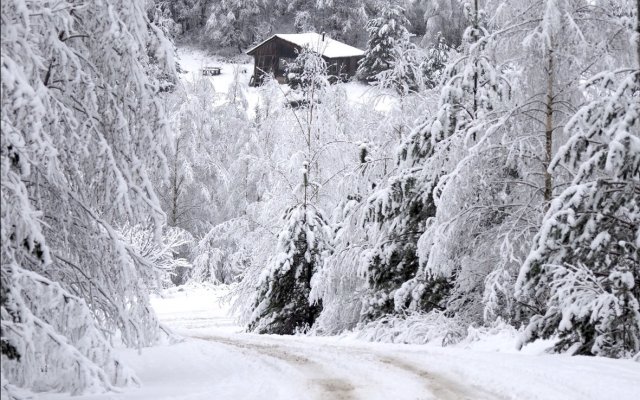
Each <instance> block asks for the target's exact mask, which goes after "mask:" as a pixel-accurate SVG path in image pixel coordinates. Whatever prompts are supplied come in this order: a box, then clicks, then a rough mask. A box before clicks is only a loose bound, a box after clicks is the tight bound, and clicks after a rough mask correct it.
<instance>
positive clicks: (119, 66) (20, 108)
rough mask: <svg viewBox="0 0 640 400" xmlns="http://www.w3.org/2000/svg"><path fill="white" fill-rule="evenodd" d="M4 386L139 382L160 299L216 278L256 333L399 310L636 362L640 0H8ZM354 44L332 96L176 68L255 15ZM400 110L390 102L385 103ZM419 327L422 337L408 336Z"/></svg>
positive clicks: (249, 41) (304, 66)
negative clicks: (344, 79)
mask: <svg viewBox="0 0 640 400" xmlns="http://www.w3.org/2000/svg"><path fill="white" fill-rule="evenodd" d="M1 9H2V48H1V52H2V71H1V73H2V125H1V129H2V142H1V145H2V150H1V179H2V186H1V189H2V192H1V194H2V198H1V199H2V208H1V240H2V244H1V257H2V265H1V275H0V278H1V284H2V285H1V290H0V302H1V323H2V337H1V354H2V397H3V398H5V395H6V396H9V398H21V393H22V391H23V390H30V391H50V390H55V391H61V392H69V393H73V394H79V393H85V392H96V391H101V390H105V389H112V388H114V387H117V386H125V385H129V384H131V383H135V382H136V381H137V378H136V376H135V375H134V374H133V373H132V372H131V371H130V370H129V369H128V367H127V366H126V365H124V363H123V362H122V361H121V360H120V359H119V358H118V356H117V354H116V353H115V352H114V350H113V348H114V346H127V347H133V348H140V347H146V346H152V345H155V344H158V343H163V342H167V341H171V340H173V338H174V335H173V333H172V332H171V331H170V330H169V329H168V328H166V327H164V326H163V325H162V324H161V323H160V322H159V321H158V319H157V318H156V315H155V313H154V311H153V309H152V308H151V306H150V304H149V296H150V294H151V293H154V292H158V291H160V290H162V289H163V288H167V287H169V286H171V285H176V284H184V283H185V282H213V283H217V284H232V283H233V284H234V286H233V287H234V293H233V295H234V296H233V309H234V311H235V316H236V317H237V318H238V320H239V321H241V323H243V324H244V326H246V328H247V329H248V330H250V331H252V332H256V333H276V334H295V333H300V334H308V335H334V334H339V333H343V332H346V331H350V330H361V331H366V332H370V334H369V336H368V337H369V338H370V339H371V340H382V338H383V337H384V336H385V335H386V333H385V332H389V331H408V329H409V327H410V326H413V327H415V326H416V324H418V325H420V326H422V327H423V329H420V330H418V331H417V332H424V330H437V331H439V332H443V333H444V337H445V340H443V345H448V344H452V343H456V342H457V341H460V340H462V338H464V337H465V336H466V335H467V330H468V329H469V327H490V326H494V325H495V324H508V325H510V326H513V327H514V328H516V329H519V330H520V332H521V346H524V345H526V344H528V343H530V342H532V341H534V340H536V339H539V338H552V339H554V343H555V345H554V347H553V348H552V349H551V350H552V351H555V352H566V353H569V354H580V355H593V356H605V357H612V358H631V359H636V360H640V305H639V301H640V0H471V1H468V0H349V1H338V0H295V1H288V0H287V1H284V0H220V1H213V0H176V1H170V0H146V1H130V0H81V1H71V0H56V1H48V0H38V1H27V0H3V1H2V5H1ZM284 31H286V32H291V33H293V32H307V31H317V32H326V33H327V34H328V35H329V36H330V37H333V38H336V39H339V40H341V41H344V42H345V43H348V44H351V45H354V46H360V47H362V48H364V49H365V57H364V58H363V59H362V60H361V61H360V64H359V68H358V74H357V76H356V77H355V78H354V81H358V82H360V83H359V85H362V86H364V87H366V88H368V89H367V90H372V91H379V92H380V93H384V94H386V95H387V96H391V97H393V101H392V102H390V103H388V104H386V106H385V105H382V106H381V104H379V103H375V102H374V103H357V102H352V101H349V99H348V96H347V93H346V91H347V90H349V89H348V87H347V86H345V85H343V84H331V82H333V80H332V79H331V77H330V76H329V72H328V71H329V66H328V65H327V63H326V61H325V60H324V59H323V58H322V57H320V56H318V55H317V54H316V53H314V52H313V51H311V49H308V50H304V51H301V52H300V54H299V56H298V58H297V60H296V63H295V71H297V75H298V76H297V79H296V82H297V84H296V85H292V86H294V88H293V89H292V91H293V92H294V94H295V95H296V96H297V98H298V99H302V100H299V103H300V104H302V105H303V106H302V107H298V108H291V107H289V106H288V105H287V104H288V97H289V96H291V93H292V92H286V91H284V90H283V88H282V86H283V85H281V84H279V83H278V82H277V81H275V80H267V81H266V82H265V83H264V85H262V86H261V87H259V88H258V89H257V92H258V93H259V95H260V99H261V100H260V101H259V102H258V103H257V105H256V106H255V107H250V106H249V104H250V103H249V102H248V101H247V98H246V93H247V87H246V83H243V81H242V80H241V79H240V75H241V71H240V70H239V68H236V69H235V70H234V71H233V74H234V77H233V83H232V84H231V86H230V88H229V90H228V92H226V93H221V92H219V91H216V90H215V88H214V86H213V85H212V84H211V81H210V80H209V79H207V78H206V77H197V78H196V79H194V80H193V81H190V82H186V81H181V80H180V79H179V76H180V74H181V66H180V60H179V59H178V58H177V57H176V54H177V53H176V44H178V45H181V44H184V43H190V44H192V45H193V46H201V47H204V48H206V49H207V50H208V51H212V52H218V53H219V54H221V55H223V56H226V57H238V56H241V54H242V53H241V51H244V50H246V49H247V48H249V47H250V46H251V45H255V44H256V43H258V42H260V41H261V40H264V39H265V38H267V37H269V36H270V35H271V34H273V33H282V32H284ZM389 104H390V105H389ZM403 340H406V341H409V342H413V343H424V342H426V341H427V340H428V339H427V337H425V336H424V335H423V336H421V335H420V334H414V335H405V337H404V339H403Z"/></svg>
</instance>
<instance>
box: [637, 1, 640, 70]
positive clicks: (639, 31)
mask: <svg viewBox="0 0 640 400" xmlns="http://www.w3.org/2000/svg"><path fill="white" fill-rule="evenodd" d="M636 8H637V10H636V17H637V20H636V50H637V51H638V68H640V0H636Z"/></svg>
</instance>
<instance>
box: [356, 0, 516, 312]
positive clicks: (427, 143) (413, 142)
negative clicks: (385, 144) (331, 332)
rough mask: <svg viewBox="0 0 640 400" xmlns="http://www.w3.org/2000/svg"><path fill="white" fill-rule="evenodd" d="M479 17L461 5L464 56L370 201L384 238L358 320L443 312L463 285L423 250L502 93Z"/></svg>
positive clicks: (454, 272)
mask: <svg viewBox="0 0 640 400" xmlns="http://www.w3.org/2000/svg"><path fill="white" fill-rule="evenodd" d="M479 14H480V11H479V10H477V9H473V8H469V7H468V10H467V15H468V16H469V20H470V21H471V24H470V26H469V27H468V29H467V30H466V31H465V52H464V53H463V54H462V55H461V56H460V57H459V58H458V59H456V60H454V61H453V62H452V64H451V66H450V67H449V68H448V70H447V72H446V74H447V76H448V79H447V81H446V84H445V85H444V87H443V88H442V90H441V96H440V104H439V109H438V111H437V112H436V113H435V115H434V116H429V117H426V118H424V119H423V121H422V122H421V123H420V124H419V125H418V126H417V127H416V128H414V130H413V131H412V133H411V134H410V135H409V137H408V138H407V139H405V141H404V143H403V144H402V146H401V147H400V152H399V153H400V156H399V160H400V170H399V171H400V172H399V173H398V174H396V176H395V177H394V178H392V179H391V180H390V184H389V187H388V188H385V189H384V190H383V191H381V192H380V194H379V197H378V198H375V197H374V198H372V199H370V202H371V204H372V205H373V206H375V207H374V208H373V210H375V214H373V216H374V217H373V218H372V219H373V220H377V221H379V222H380V223H381V227H383V230H382V232H383V235H381V236H378V239H377V241H378V243H377V244H376V247H375V248H374V250H373V252H372V254H371V256H370V257H369V260H370V261H369V263H368V265H367V266H366V269H365V275H366V276H367V278H368V281H369V287H370V290H371V298H370V299H368V304H369V309H370V311H368V310H367V309H366V308H365V314H367V313H369V314H373V316H374V317H375V316H380V314H381V311H382V313H389V312H393V311H394V310H395V311H400V310H402V309H407V308H408V309H410V310H413V311H429V310H431V309H434V308H435V309H445V308H446V307H447V306H448V301H449V296H450V295H451V290H452V288H453V289H454V290H457V289H455V288H457V285H458V283H460V282H462V281H460V282H458V281H457V278H458V275H459V274H460V270H459V269H458V268H459V265H460V264H459V263H455V262H453V263H451V262H447V263H444V262H443V260H440V259H439V260H438V262H436V263H433V260H430V252H431V247H432V246H433V245H434V235H437V232H438V231H439V230H440V229H441V226H440V225H439V223H438V221H440V222H441V223H442V222H443V221H442V219H443V217H442V216H440V217H439V215H440V214H441V212H440V211H439V208H438V204H439V203H447V204H446V205H447V206H448V205H449V204H448V203H452V204H455V199H446V198H444V199H443V198H441V197H440V196H441V195H442V192H443V191H444V190H445V189H446V187H447V185H448V183H449V179H450V178H451V177H450V176H448V174H449V173H451V172H455V170H456V166H457V163H458V162H459V161H460V160H462V159H463V158H464V157H465V156H466V154H467V148H468V147H469V146H470V145H471V144H473V143H474V142H475V140H476V138H475V134H476V133H477V132H479V131H481V130H482V129H483V126H485V124H486V118H487V117H488V114H489V113H490V112H491V110H492V109H493V107H494V106H495V104H496V103H497V102H499V101H500V98H501V97H503V96H504V95H505V94H506V93H505V91H506V90H507V89H508V85H507V84H506V82H505V80H504V78H502V77H501V75H500V74H499V73H498V72H497V71H496V68H495V66H494V62H493V60H492V59H491V56H490V54H488V53H487V51H486V50H487V49H486V47H487V44H488V43H487V39H486V36H487V32H486V29H484V28H483V27H482V25H481V19H480V17H478V15H479ZM452 185H453V186H455V184H452ZM463 206H464V205H463ZM458 211H459V210H458ZM443 226H449V224H448V223H447V224H443ZM447 243H450V244H451V245H452V246H453V245H455V244H456V243H459V242H457V240H455V239H454V240H450V241H446V242H445V243H441V245H442V246H445V245H446V244H447ZM436 244H439V243H436ZM459 244H460V245H462V246H464V243H459ZM447 265H448V266H451V267H452V268H451V269H449V268H447V267H446V266H447ZM453 265H456V266H457V267H453ZM480 282H482V280H480ZM454 283H455V286H454V287H452V284H454ZM475 290H477V288H476V289H475ZM381 305H384V308H382V309H381V308H380V306H381Z"/></svg>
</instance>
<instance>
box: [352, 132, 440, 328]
mask: <svg viewBox="0 0 640 400" xmlns="http://www.w3.org/2000/svg"><path fill="white" fill-rule="evenodd" d="M436 121H437V120H436ZM436 121H429V120H428V121H427V122H425V123H423V124H422V125H419V126H418V127H417V128H414V130H413V131H412V132H411V134H410V135H409V137H408V138H407V139H405V141H404V142H403V143H402V145H401V146H400V148H399V152H398V153H399V154H398V172H397V173H396V174H395V175H394V176H392V177H391V178H389V180H388V183H387V184H386V185H385V186H384V187H383V188H382V189H379V190H377V191H376V192H375V193H374V194H372V195H371V196H370V197H369V198H368V199H367V207H368V212H367V214H368V216H367V218H366V219H365V223H366V224H368V229H367V230H368V236H369V240H371V241H372V242H373V245H372V246H371V248H369V249H367V250H365V252H364V253H363V258H364V260H363V264H362V265H361V267H360V273H361V274H362V275H363V277H364V279H365V281H366V291H365V293H364V295H363V300H362V301H363V307H362V311H361V320H362V321H370V320H375V319H377V318H380V317H383V316H385V315H388V314H394V313H400V312H402V311H403V310H404V309H407V308H411V309H414V310H419V311H429V310H431V309H434V308H436V309H440V308H443V303H442V300H443V298H444V296H445V295H446V294H447V293H448V291H449V290H450V282H448V281H447V280H445V279H434V280H431V279H424V280H422V281H421V282H420V284H418V285H416V287H418V288H419V290H420V291H419V293H418V292H416V295H411V294H409V295H408V296H407V293H404V292H403V293H402V296H401V297H398V294H399V289H400V288H401V287H403V285H405V284H406V283H407V282H408V281H414V280H415V278H416V274H417V272H418V270H419V267H420V260H419V257H418V248H417V244H418V239H419V238H420V236H421V234H422V233H423V232H424V230H425V228H426V224H427V221H428V220H429V219H430V218H433V217H434V216H435V213H436V207H435V203H434V200H433V189H434V187H435V185H436V183H437V179H438V175H439V173H440V171H431V170H426V169H425V165H426V164H428V162H429V159H430V158H431V157H433V156H434V146H435V144H436V143H437V142H438V141H439V140H441V139H442V137H443V136H442V129H441V127H442V126H441V124H440V122H436ZM431 125H433V128H432V127H431ZM410 291H411V290H410Z"/></svg>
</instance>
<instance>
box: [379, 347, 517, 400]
mask: <svg viewBox="0 0 640 400" xmlns="http://www.w3.org/2000/svg"><path fill="white" fill-rule="evenodd" d="M378 361H380V362H381V363H384V364H388V365H391V366H393V367H396V368H399V369H402V370H405V371H407V372H410V373H412V374H414V375H417V376H419V377H420V378H421V379H423V380H424V381H425V384H426V386H427V388H428V389H429V391H430V392H431V393H433V394H434V396H435V397H436V398H437V399H438V400H503V399H505V398H504V397H502V396H498V395H497V394H494V393H490V392H487V391H486V390H484V389H481V388H478V387H473V386H464V385H460V384H459V383H458V382H456V381H454V380H453V379H449V378H446V377H444V376H442V375H440V374H436V373H433V372H429V371H426V370H424V369H421V368H419V367H417V366H415V365H413V364H411V363H408V362H406V361H404V360H401V359H399V358H396V357H391V356H389V355H378Z"/></svg>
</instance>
